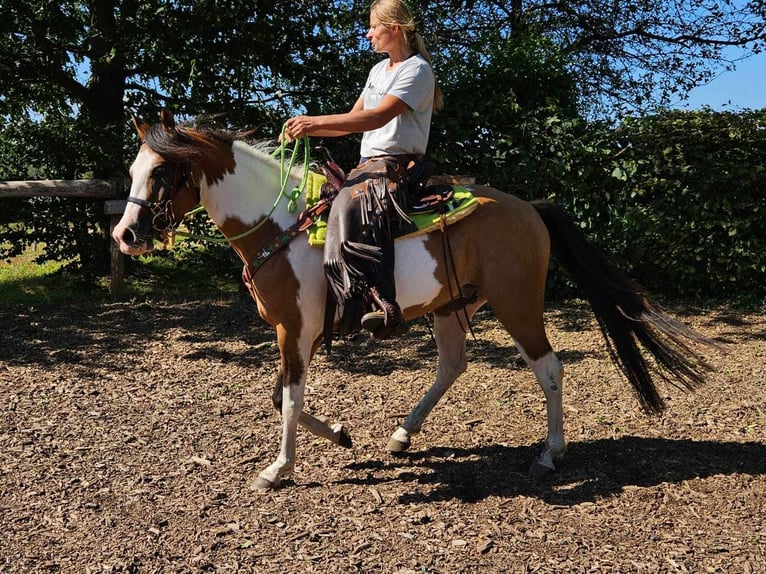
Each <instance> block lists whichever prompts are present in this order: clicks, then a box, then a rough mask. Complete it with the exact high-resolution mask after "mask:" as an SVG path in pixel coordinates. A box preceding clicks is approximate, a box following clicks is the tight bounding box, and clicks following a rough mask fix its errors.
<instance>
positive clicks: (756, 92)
mask: <svg viewBox="0 0 766 574" xmlns="http://www.w3.org/2000/svg"><path fill="white" fill-rule="evenodd" d="M703 106H710V107H711V108H713V109H714V110H716V111H731V112H736V111H740V110H743V109H753V110H760V109H763V108H766V52H764V53H761V54H759V55H757V56H752V57H750V58H748V59H747V60H742V61H741V62H737V64H736V70H734V71H732V72H723V73H721V74H720V75H719V76H717V77H716V78H715V79H714V80H713V81H712V82H710V83H709V84H706V85H704V86H699V87H698V88H695V89H694V90H692V91H691V93H690V94H689V100H688V101H686V102H676V103H675V104H673V105H672V107H674V108H679V109H691V110H695V109H699V108H701V107H703Z"/></svg>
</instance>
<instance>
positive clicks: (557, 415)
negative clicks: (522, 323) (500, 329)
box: [516, 342, 566, 476]
mask: <svg viewBox="0 0 766 574" xmlns="http://www.w3.org/2000/svg"><path fill="white" fill-rule="evenodd" d="M516 347H517V348H518V350H519V352H520V353H521V356H522V357H524V360H525V361H526V362H527V364H528V365H529V367H530V368H531V369H532V371H533V372H534V373H535V377H536V378H537V383H538V384H539V385H540V388H542V390H543V393H545V401H546V405H545V407H546V411H547V416H548V436H547V437H546V439H545V449H544V450H543V452H542V453H541V454H540V456H539V457H537V459H535V461H534V462H533V463H532V466H531V467H530V469H529V471H530V473H531V474H532V475H534V476H541V475H544V474H547V473H549V472H551V471H553V470H555V469H556V467H555V465H554V463H553V462H554V460H558V459H561V458H562V457H563V456H564V452H565V451H566V443H565V441H564V410H563V406H562V400H561V393H562V391H563V388H562V387H563V368H562V366H561V362H560V361H559V359H558V357H556V354H555V353H554V352H553V351H548V352H547V353H546V354H545V355H543V356H542V357H540V358H539V359H531V358H530V357H529V356H527V354H526V352H525V351H524V349H523V348H522V347H521V345H519V344H518V342H517V343H516Z"/></svg>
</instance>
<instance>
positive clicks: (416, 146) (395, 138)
mask: <svg viewBox="0 0 766 574" xmlns="http://www.w3.org/2000/svg"><path fill="white" fill-rule="evenodd" d="M367 39H368V40H369V41H370V44H371V45H372V48H373V50H375V52H376V53H386V54H388V58H387V59H385V60H381V61H380V62H378V64H376V65H375V66H374V67H373V68H372V70H371V71H370V73H369V75H368V77H367V82H366V84H365V87H364V90H363V91H362V94H361V96H359V99H357V101H356V103H355V104H354V106H353V107H352V108H351V111H349V112H348V113H345V114H334V115H322V116H297V117H294V118H291V119H289V120H288V121H287V123H286V127H285V135H286V136H287V137H288V138H289V139H297V138H301V137H304V136H309V135H312V136H330V137H335V136H343V135H347V134H350V133H358V132H363V136H362V146H361V159H360V162H359V165H358V166H357V167H356V168H355V169H354V170H352V171H351V173H349V176H348V178H347V179H346V182H345V184H344V187H343V189H342V190H341V192H340V194H339V195H338V197H337V198H336V199H335V200H334V202H333V206H332V209H331V211H330V216H329V220H328V224H327V236H326V239H325V252H324V265H325V274H326V275H327V278H328V281H329V284H330V287H331V289H332V291H333V293H334V295H335V299H336V301H337V302H338V303H339V304H341V305H342V307H343V316H344V320H343V321H342V327H341V332H344V331H345V332H348V331H352V330H355V328H357V325H359V323H360V322H361V325H362V327H364V328H365V329H367V330H368V331H370V332H371V333H372V334H373V336H374V337H376V338H379V339H383V338H386V337H388V336H390V335H392V334H394V333H397V332H401V331H403V330H404V324H403V318H402V312H401V309H400V307H399V304H398V303H397V302H396V286H395V282H394V244H393V237H392V229H393V228H394V227H395V226H396V225H397V222H398V221H399V220H398V219H397V215H396V212H401V208H400V207H399V204H400V203H401V201H402V199H403V198H402V196H401V194H400V193H399V191H398V190H399V187H398V186H397V183H400V182H402V180H403V179H404V178H405V176H406V173H407V170H408V168H409V167H410V166H411V165H412V164H413V162H415V161H416V160H418V159H420V158H421V157H422V156H423V154H424V153H425V151H426V146H427V145H428V134H429V131H430V124H431V114H432V112H433V110H434V109H439V108H440V107H441V105H442V95H441V91H440V90H439V87H438V86H437V84H436V81H435V79H434V74H433V70H432V68H431V58H430V57H429V55H428V52H427V51H426V48H425V44H424V42H423V39H422V38H421V37H420V34H418V33H417V32H415V22H414V19H413V17H412V13H411V11H410V9H409V7H408V6H407V5H406V4H405V3H404V2H403V1H402V0H376V1H375V2H373V3H372V6H371V8H370V28H369V30H368V31H367ZM365 303H366V304H367V305H365ZM370 304H374V306H375V307H377V310H374V311H372V312H369V313H366V314H364V316H361V315H362V313H363V311H364V310H366V307H367V306H368V305H370ZM360 316H361V317H360Z"/></svg>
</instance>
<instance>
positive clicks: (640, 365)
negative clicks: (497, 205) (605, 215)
mask: <svg viewBox="0 0 766 574" xmlns="http://www.w3.org/2000/svg"><path fill="white" fill-rule="evenodd" d="M531 203H532V205H533V206H534V207H535V209H536V210H537V213H538V214H539V215H540V217H541V218H542V220H543V222H544V223H545V226H546V227H547V228H548V233H549V235H550V238H551V251H552V253H553V256H554V257H555V258H556V259H557V260H558V261H559V262H560V263H561V264H562V265H563V266H564V268H565V270H566V271H567V273H569V275H570V276H571V278H572V279H573V280H574V281H575V283H576V284H577V285H578V287H579V288H580V289H581V290H582V291H583V294H584V295H585V297H586V299H587V300H588V302H589V303H590V305H591V308H592V309H593V312H594V314H595V315H596V319H597V320H598V324H599V327H600V328H601V332H602V333H603V335H604V339H605V340H606V343H607V347H608V349H609V354H610V356H611V358H612V360H613V361H614V363H615V364H616V365H617V366H618V367H619V368H620V370H621V371H622V372H623V373H624V374H625V376H626V377H627V379H628V381H629V382H630V384H631V385H632V386H633V389H634V390H635V392H636V395H637V396H638V400H639V401H640V402H641V405H642V406H643V407H644V409H645V410H646V411H647V412H651V413H659V412H661V411H662V410H663V409H664V407H665V404H664V401H663V400H662V397H661V396H660V394H659V392H658V391H657V387H656V386H655V384H654V380H653V378H652V372H655V373H656V374H658V375H659V376H660V377H661V378H662V379H663V380H665V381H666V382H668V383H670V384H672V385H674V386H677V387H679V388H681V389H684V390H692V389H694V388H695V387H697V386H699V385H701V384H703V383H704V374H705V372H706V371H709V370H710V367H709V365H708V364H707V363H706V362H705V360H704V358H703V357H702V355H701V354H700V353H699V352H698V351H697V350H696V349H695V348H693V347H692V346H691V345H692V344H695V343H699V344H703V345H708V346H711V347H718V345H717V343H715V342H714V341H712V340H710V339H706V338H705V337H703V336H702V335H700V334H699V333H697V332H695V331H694V330H692V329H690V328H689V327H687V326H685V325H683V324H681V323H680V322H678V321H676V320H675V319H673V318H671V317H669V316H668V315H667V314H665V313H664V312H662V311H661V310H659V309H658V308H657V307H655V306H654V305H652V303H651V302H650V301H649V299H648V298H647V297H646V295H645V294H644V293H643V292H642V290H641V288H640V287H639V286H638V285H636V284H635V283H634V282H633V281H631V280H630V279H628V278H627V277H626V276H625V275H624V274H623V273H622V272H621V271H620V270H619V269H617V268H616V267H615V266H614V265H612V264H611V263H609V261H608V260H607V258H606V256H605V255H604V253H603V252H602V251H601V250H600V249H598V248H597V247H596V246H595V245H593V244H592V243H589V242H588V240H587V239H586V237H585V235H584V234H583V233H582V231H580V229H579V228H578V227H577V226H576V225H575V224H574V222H573V221H572V220H571V219H570V218H569V217H568V216H567V215H566V214H564V212H562V211H561V210H560V209H558V208H557V207H556V206H554V205H553V204H552V203H550V202H549V201H545V200H536V201H532V202H531ZM639 344H640V345H639ZM642 351H645V352H646V354H648V355H649V356H648V357H645V356H644V353H643V352H642ZM647 358H649V359H650V360H651V362H652V363H653V364H651V365H650V364H649V363H648V362H647Z"/></svg>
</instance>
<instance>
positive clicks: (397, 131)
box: [361, 54, 436, 157]
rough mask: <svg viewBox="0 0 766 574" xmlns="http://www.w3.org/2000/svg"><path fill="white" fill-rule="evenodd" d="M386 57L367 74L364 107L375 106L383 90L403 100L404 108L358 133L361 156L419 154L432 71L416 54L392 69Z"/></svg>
mask: <svg viewBox="0 0 766 574" xmlns="http://www.w3.org/2000/svg"><path fill="white" fill-rule="evenodd" d="M387 68H388V59H386V60H383V61H381V62H378V63H377V64H376V65H375V66H374V67H373V68H372V70H370V74H369V75H368V76H367V83H366V84H365V87H364V90H363V91H362V97H363V98H364V109H366V110H367V109H373V108H377V107H378V105H380V102H381V100H382V99H383V97H384V96H385V95H387V94H391V95H392V96H396V97H397V98H399V99H400V100H402V101H403V102H404V103H405V104H407V109H406V110H405V111H404V112H403V113H402V114H400V115H398V116H397V117H395V118H394V119H392V120H391V121H390V122H388V123H387V124H386V125H384V126H383V127H380V128H378V129H376V130H372V131H369V132H364V134H363V135H362V147H361V156H362V157H373V156H377V155H402V154H412V155H422V154H424V153H425V152H426V146H427V145H428V133H429V131H430V129H431V113H432V112H433V101H434V87H435V84H436V82H435V80H434V73H433V70H432V69H431V66H430V65H429V63H428V62H426V61H425V60H424V59H423V57H422V56H421V55H420V54H415V55H413V56H411V57H409V58H407V59H406V60H404V61H403V62H402V63H401V64H399V65H398V66H397V67H396V68H394V69H393V70H388V69H387Z"/></svg>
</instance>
